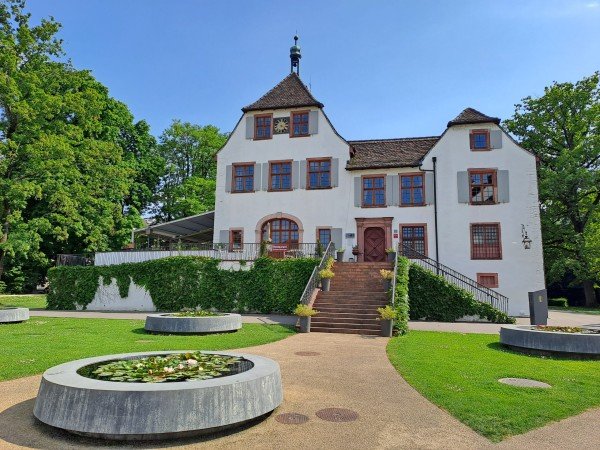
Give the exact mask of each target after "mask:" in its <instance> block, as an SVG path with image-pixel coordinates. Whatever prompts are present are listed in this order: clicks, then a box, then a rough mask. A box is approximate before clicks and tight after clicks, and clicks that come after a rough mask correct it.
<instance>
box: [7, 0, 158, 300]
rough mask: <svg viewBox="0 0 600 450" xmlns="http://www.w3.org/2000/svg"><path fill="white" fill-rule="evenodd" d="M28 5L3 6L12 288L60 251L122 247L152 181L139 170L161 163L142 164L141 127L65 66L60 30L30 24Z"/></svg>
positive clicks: (144, 139) (146, 139) (87, 78)
mask: <svg viewBox="0 0 600 450" xmlns="http://www.w3.org/2000/svg"><path fill="white" fill-rule="evenodd" d="M24 7H25V4H24V1H21V0H2V1H1V2H0V227H1V228H0V229H1V234H0V281H2V282H6V283H8V284H9V285H11V284H12V289H13V290H18V289H19V288H21V287H22V286H23V284H24V283H25V284H26V282H27V280H26V278H27V277H28V276H29V277H35V276H38V275H40V274H42V273H43V272H44V269H45V268H46V267H47V266H48V264H49V263H50V259H51V258H52V256H53V255H55V254H56V253H77V252H84V251H96V250H107V249H111V248H118V247H120V246H121V245H122V244H123V243H124V242H126V241H127V239H128V236H129V233H130V230H131V228H132V227H135V226H139V225H141V217H140V215H139V212H138V211H139V209H141V208H143V207H144V206H145V205H146V204H147V203H148V202H149V199H150V198H151V197H152V192H151V191H152V190H153V187H152V185H153V183H154V184H156V182H155V179H156V180H157V179H158V176H157V175H155V174H150V175H148V174H144V173H142V171H143V169H144V168H145V166H146V165H147V164H149V165H150V166H151V167H153V170H154V169H156V171H160V165H161V161H162V160H161V158H160V157H159V155H158V154H153V155H151V156H152V157H151V158H144V157H142V158H140V155H142V156H148V155H150V154H152V152H153V151H154V152H155V153H156V148H155V145H154V143H153V141H152V139H151V137H150V136H149V133H148V128H147V126H146V125H145V123H143V122H141V123H138V124H134V123H133V117H132V115H131V113H130V112H129V110H128V109H127V107H126V106H125V105H123V104H122V103H120V102H118V101H116V100H114V99H112V98H111V97H110V96H109V95H108V90H107V89H106V87H104V86H103V85H102V84H100V83H99V82H98V81H96V80H95V79H94V78H93V77H92V76H91V74H90V73H89V72H87V71H81V70H76V69H75V68H74V67H73V66H72V65H71V64H70V63H69V62H64V61H61V58H62V57H63V56H64V55H63V53H62V48H61V41H60V40H59V39H57V38H56V34H57V32H58V30H59V28H60V24H58V23H57V22H56V21H54V20H53V19H48V20H42V21H41V22H40V23H39V24H38V25H35V26H33V25H30V16H29V14H27V13H25V12H24ZM153 148H154V150H152V149H153ZM146 177H149V179H147V178H146ZM153 177H154V179H153ZM148 191H150V192H148ZM32 281H33V282H35V281H37V280H32ZM9 287H10V286H9Z"/></svg>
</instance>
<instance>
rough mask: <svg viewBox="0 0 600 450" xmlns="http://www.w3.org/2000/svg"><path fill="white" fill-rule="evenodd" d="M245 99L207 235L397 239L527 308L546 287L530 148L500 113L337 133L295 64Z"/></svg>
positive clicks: (220, 170)
mask: <svg viewBox="0 0 600 450" xmlns="http://www.w3.org/2000/svg"><path fill="white" fill-rule="evenodd" d="M242 111H243V115H242V117H241V119H240V120H239V122H238V123H237V125H236V127H235V129H234V130H233V132H232V133H231V136H230V137H229V140H228V141H227V143H226V144H225V146H224V147H223V148H222V149H221V150H220V151H219V153H218V155H217V156H218V158H217V161H218V162H217V192H216V206H215V216H214V242H216V243H227V244H228V245H229V247H230V249H232V250H234V249H235V248H237V247H240V246H241V245H242V244H246V243H259V242H261V241H263V240H265V239H270V240H271V241H272V243H273V245H274V248H275V249H278V250H281V251H282V252H283V251H285V249H292V248H293V247H294V245H295V244H297V243H309V242H310V243H314V242H316V241H317V240H319V241H320V242H321V243H324V244H326V243H327V242H328V241H329V240H331V241H333V242H334V243H335V245H336V247H337V248H339V247H343V248H345V260H349V259H350V258H358V260H359V261H380V260H384V259H385V250H386V248H389V247H394V246H397V245H398V244H404V245H405V246H409V247H411V248H413V249H415V250H417V251H418V252H420V253H422V254H425V255H427V256H428V257H429V258H432V259H434V260H437V261H439V262H440V263H443V264H445V265H446V266H449V267H451V268H453V269H455V270H456V271H458V272H461V273H462V274H464V275H466V276H468V277H470V278H473V279H474V280H477V281H478V282H479V283H480V284H482V285H484V286H487V287H490V288H493V289H495V290H498V291H499V292H500V293H501V294H503V295H505V296H507V297H508V298H509V313H510V314H511V315H528V292H530V291H537V290H540V289H544V271H543V261H542V236H541V231H540V216H539V205H538V189H537V177H536V159H535V156H534V155H532V154H531V153H529V152H528V151H526V150H524V149H523V148H521V147H520V146H519V145H518V144H517V143H516V142H515V141H514V140H513V139H512V138H511V137H510V136H509V135H508V134H507V133H506V132H505V131H504V130H503V129H502V127H501V126H500V120H499V119H497V118H494V117H489V116H486V115H484V114H482V113H480V112H478V111H476V110H474V109H472V108H467V109H465V110H464V111H462V112H461V113H460V114H459V115H458V116H457V117H456V118H454V119H453V120H451V121H450V122H448V124H447V127H446V129H445V130H443V132H442V134H441V135H440V136H430V137H417V138H401V139H383V140H364V141H346V140H345V139H344V138H343V137H342V136H340V135H339V134H338V133H337V131H336V130H335V128H334V127H333V124H332V123H331V122H330V121H329V119H328V117H327V116H326V114H325V112H324V110H323V104H322V103H320V102H319V101H318V100H316V99H315V98H314V97H313V96H312V94H311V93H310V91H309V90H308V89H307V88H306V86H305V85H304V84H303V83H302V81H301V80H300V78H299V76H298V75H297V74H296V73H294V72H292V73H291V74H290V75H288V76H287V77H285V78H284V79H283V80H282V81H281V82H280V83H279V84H278V85H277V86H275V87H274V88H273V89H271V90H270V91H268V92H267V93H266V94H265V95H263V96H262V97H261V98H260V99H258V100H257V101H256V102H254V103H252V104H250V105H248V106H246V107H244V108H242ZM354 246H357V248H358V255H353V252H352V249H353V247H354ZM526 247H530V248H526ZM355 253H356V251H355Z"/></svg>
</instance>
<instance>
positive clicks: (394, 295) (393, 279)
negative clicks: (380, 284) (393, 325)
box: [392, 255, 398, 306]
mask: <svg viewBox="0 0 600 450" xmlns="http://www.w3.org/2000/svg"><path fill="white" fill-rule="evenodd" d="M397 275H398V255H396V258H395V259H394V276H393V278H392V306H394V305H395V303H396V277H397Z"/></svg>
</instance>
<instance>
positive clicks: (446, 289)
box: [408, 264, 515, 323]
mask: <svg viewBox="0 0 600 450" xmlns="http://www.w3.org/2000/svg"><path fill="white" fill-rule="evenodd" d="M408 291H409V293H410V318H411V319H413V320H419V319H425V320H436V321H440V322H454V321H456V320H457V319H460V318H461V317H464V316H474V315H478V316H479V317H481V318H485V319H488V320H489V321H491V322H494V323H514V322H515V321H514V319H512V318H510V317H508V316H507V315H506V314H504V313H503V312H502V311H499V310H497V309H496V308H493V307H492V306H490V305H488V304H486V303H481V302H478V301H477V300H475V298H474V297H473V295H472V294H471V293H470V292H467V291H465V290H463V289H460V288H458V287H456V286H454V285H453V284H450V283H448V282H447V281H446V280H445V279H444V278H443V277H442V276H439V275H436V274H434V273H433V272H431V271H429V270H427V269H424V268H422V267H421V266H418V265H417V264H410V272H409V283H408Z"/></svg>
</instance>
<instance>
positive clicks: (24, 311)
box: [0, 308, 29, 323]
mask: <svg viewBox="0 0 600 450" xmlns="http://www.w3.org/2000/svg"><path fill="white" fill-rule="evenodd" d="M28 319H29V309H28V308H2V309H0V323H17V322H24V321H26V320H28Z"/></svg>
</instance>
